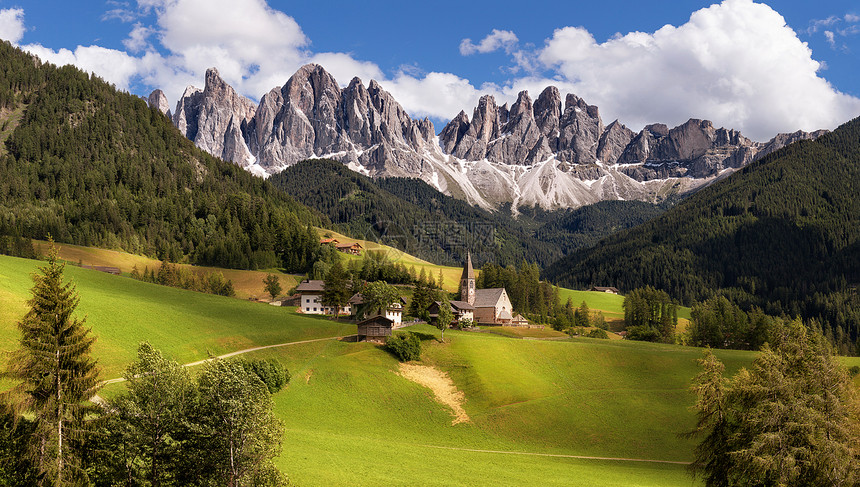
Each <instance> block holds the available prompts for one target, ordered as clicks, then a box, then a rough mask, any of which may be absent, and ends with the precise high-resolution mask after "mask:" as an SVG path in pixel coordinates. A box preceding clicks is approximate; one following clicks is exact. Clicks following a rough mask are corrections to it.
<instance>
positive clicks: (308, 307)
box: [296, 279, 352, 315]
mask: <svg viewBox="0 0 860 487" xmlns="http://www.w3.org/2000/svg"><path fill="white" fill-rule="evenodd" d="M323 291H325V281H322V280H319V279H305V280H304V281H302V282H300V283H299V285H298V286H296V292H297V293H298V294H299V296H300V299H299V312H301V313H305V314H309V315H323V314H334V308H333V307H331V306H323V304H322V295H323ZM338 314H345V315H349V314H352V308H351V307H350V305H346V306H345V307H343V308H341V309H340V310H338Z"/></svg>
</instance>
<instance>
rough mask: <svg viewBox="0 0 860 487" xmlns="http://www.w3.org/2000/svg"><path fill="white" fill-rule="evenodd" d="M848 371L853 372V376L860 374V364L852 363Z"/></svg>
mask: <svg viewBox="0 0 860 487" xmlns="http://www.w3.org/2000/svg"><path fill="white" fill-rule="evenodd" d="M848 373H849V374H851V377H855V376H857V375H858V374H860V365H852V366H851V367H849V368H848Z"/></svg>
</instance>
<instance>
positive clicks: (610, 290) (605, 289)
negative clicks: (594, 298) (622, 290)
mask: <svg viewBox="0 0 860 487" xmlns="http://www.w3.org/2000/svg"><path fill="white" fill-rule="evenodd" d="M589 291H597V292H599V293H609V294H619V291H618V289H616V288H614V287H602V286H592V287H591V289H589Z"/></svg>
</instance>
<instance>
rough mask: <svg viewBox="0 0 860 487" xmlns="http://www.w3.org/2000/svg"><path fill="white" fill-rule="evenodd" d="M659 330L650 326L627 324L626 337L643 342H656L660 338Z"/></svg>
mask: <svg viewBox="0 0 860 487" xmlns="http://www.w3.org/2000/svg"><path fill="white" fill-rule="evenodd" d="M662 336H663V335H662V334H661V333H660V330H658V329H657V328H652V327H650V326H643V325H640V326H629V327H627V339H629V340H640V341H643V342H658V341H660V338H662Z"/></svg>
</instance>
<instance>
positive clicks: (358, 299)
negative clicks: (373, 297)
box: [349, 293, 406, 306]
mask: <svg viewBox="0 0 860 487" xmlns="http://www.w3.org/2000/svg"><path fill="white" fill-rule="evenodd" d="M397 300H398V301H399V302H400V304H401V306H402V305H405V304H406V298H404V297H403V296H398V298H397ZM349 304H364V295H362V294H361V293H355V294H353V295H352V297H351V298H349ZM391 304H392V305H395V304H397V302H394V303H391Z"/></svg>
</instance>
